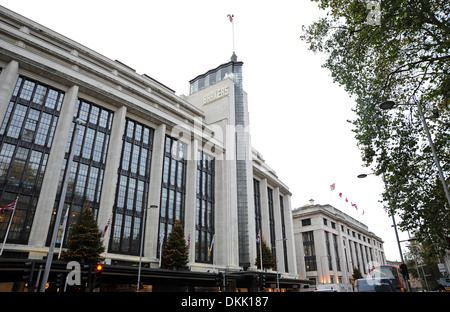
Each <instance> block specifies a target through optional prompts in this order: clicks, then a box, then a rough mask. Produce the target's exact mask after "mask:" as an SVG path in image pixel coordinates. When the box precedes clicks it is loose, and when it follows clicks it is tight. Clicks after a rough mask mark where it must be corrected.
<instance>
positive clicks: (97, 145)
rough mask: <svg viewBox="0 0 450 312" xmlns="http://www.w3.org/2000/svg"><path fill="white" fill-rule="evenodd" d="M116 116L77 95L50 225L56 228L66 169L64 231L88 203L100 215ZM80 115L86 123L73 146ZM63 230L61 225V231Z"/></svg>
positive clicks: (48, 237)
mask: <svg viewBox="0 0 450 312" xmlns="http://www.w3.org/2000/svg"><path fill="white" fill-rule="evenodd" d="M113 116H114V113H113V112H112V111H110V110H108V109H106V108H103V107H100V106H97V105H95V104H93V103H90V102H88V101H85V100H83V99H78V101H77V103H76V108H75V113H74V118H73V122H72V127H71V129H70V134H69V139H68V142H67V145H66V155H65V159H64V162H63V167H62V170H61V175H60V180H59V185H58V192H57V195H56V200H55V205H54V207H53V211H54V213H53V215H52V220H51V224H50V229H53V226H54V217H55V215H56V209H57V207H58V204H59V201H60V200H61V187H62V183H63V178H64V173H65V170H70V174H69V181H68V185H67V193H66V196H65V198H64V199H63V200H64V211H63V216H64V215H66V213H67V210H69V212H68V213H67V216H68V219H67V222H66V229H65V233H70V232H71V230H72V228H73V226H74V225H75V224H76V221H77V219H78V216H79V214H80V212H81V211H82V210H83V209H85V207H86V206H89V207H90V209H92V210H93V212H94V215H95V217H97V213H98V208H99V205H100V195H101V189H102V184H103V174H104V171H105V165H106V153H107V150H108V145H109V136H110V134H111V127H112V120H113ZM78 118H79V119H81V120H83V121H85V122H86V124H85V125H78V129H79V131H78V138H77V143H76V144H74V146H72V140H73V133H74V130H75V120H76V119H78ZM71 148H74V149H75V150H74V157H73V163H72V166H71V168H69V169H67V168H66V167H67V160H68V158H69V154H70V149H71ZM61 223H63V220H61ZM60 226H61V224H60ZM62 232H63V231H62V228H61V231H60V234H62ZM51 233H52V231H49V233H48V236H47V244H49V243H50V238H51ZM68 237H69V235H65V238H64V240H65V241H64V242H63V243H66V242H67V239H68ZM57 243H61V242H60V235H58V239H57Z"/></svg>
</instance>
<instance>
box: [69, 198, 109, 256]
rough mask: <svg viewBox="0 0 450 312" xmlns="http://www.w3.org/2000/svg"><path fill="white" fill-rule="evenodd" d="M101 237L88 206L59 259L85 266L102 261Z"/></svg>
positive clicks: (103, 248) (103, 249)
mask: <svg viewBox="0 0 450 312" xmlns="http://www.w3.org/2000/svg"><path fill="white" fill-rule="evenodd" d="M101 235H102V233H101V231H100V230H99V228H98V225H97V222H96V221H95V218H94V214H93V212H92V211H91V209H90V208H89V205H86V207H85V209H84V210H83V211H82V212H81V215H80V216H79V218H78V221H77V223H76V224H75V226H74V227H73V229H72V233H71V234H70V236H69V241H68V242H67V246H68V250H67V251H64V252H62V253H61V258H62V259H63V260H64V261H67V262H69V261H78V262H80V263H85V264H96V263H99V262H101V261H103V260H104V258H103V257H101V256H100V254H101V253H102V252H104V251H105V247H103V244H102V241H101Z"/></svg>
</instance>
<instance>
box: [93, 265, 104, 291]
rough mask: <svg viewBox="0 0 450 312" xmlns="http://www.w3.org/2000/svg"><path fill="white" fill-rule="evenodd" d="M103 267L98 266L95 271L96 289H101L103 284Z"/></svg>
mask: <svg viewBox="0 0 450 312" xmlns="http://www.w3.org/2000/svg"><path fill="white" fill-rule="evenodd" d="M102 272H103V265H102V264H97V265H96V266H95V270H94V288H100V286H101V284H102Z"/></svg>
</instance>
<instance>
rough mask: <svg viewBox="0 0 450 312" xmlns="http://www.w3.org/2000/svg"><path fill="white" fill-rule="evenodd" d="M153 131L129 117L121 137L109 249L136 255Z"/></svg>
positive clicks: (148, 179) (144, 205) (144, 204)
mask: <svg viewBox="0 0 450 312" xmlns="http://www.w3.org/2000/svg"><path fill="white" fill-rule="evenodd" d="M153 133H154V130H153V129H152V128H149V127H147V126H145V125H142V124H140V123H138V122H136V121H133V120H131V119H129V118H126V120H125V131H124V135H123V138H122V153H121V158H120V164H119V170H118V181H117V187H116V199H115V203H114V208H113V221H112V225H113V229H114V231H112V232H111V239H110V240H109V242H110V250H111V251H112V252H115V253H123V254H130V255H137V254H138V251H139V242H140V237H141V229H142V228H143V224H142V223H143V219H142V218H143V213H144V209H145V208H146V205H148V203H147V197H148V187H149V183H150V164H151V158H152V157H151V156H152V145H153Z"/></svg>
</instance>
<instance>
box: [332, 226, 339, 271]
mask: <svg viewBox="0 0 450 312" xmlns="http://www.w3.org/2000/svg"><path fill="white" fill-rule="evenodd" d="M333 247H334V254H335V255H336V270H338V271H341V259H340V257H339V247H338V238H337V235H336V234H333Z"/></svg>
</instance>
